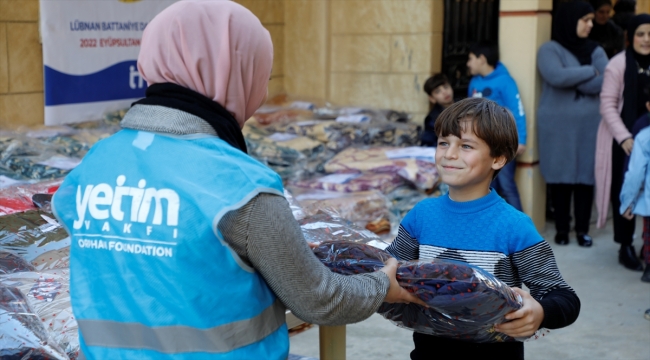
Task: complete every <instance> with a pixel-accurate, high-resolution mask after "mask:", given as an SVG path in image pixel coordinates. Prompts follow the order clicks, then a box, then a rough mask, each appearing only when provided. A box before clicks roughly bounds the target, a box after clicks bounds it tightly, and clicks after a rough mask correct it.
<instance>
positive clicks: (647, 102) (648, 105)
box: [645, 101, 650, 111]
mask: <svg viewBox="0 0 650 360" xmlns="http://www.w3.org/2000/svg"><path fill="white" fill-rule="evenodd" d="M645 108H646V109H648V111H650V101H646V103H645Z"/></svg>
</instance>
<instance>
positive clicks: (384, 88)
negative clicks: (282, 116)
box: [285, 0, 443, 121]
mask: <svg viewBox="0 0 650 360" xmlns="http://www.w3.org/2000/svg"><path fill="white" fill-rule="evenodd" d="M442 24H443V0H286V1H285V75H286V76H285V88H286V90H287V92H288V93H289V94H290V95H297V96H304V97H307V98H311V99H315V100H326V101H330V102H332V103H334V104H337V105H367V106H376V107H382V108H393V109H397V110H403V111H408V112H410V113H412V114H414V115H415V117H414V118H415V120H417V121H422V119H423V118H424V115H425V113H426V112H427V111H428V106H429V105H428V101H427V97H426V95H425V94H424V92H423V91H422V86H423V84H424V81H425V80H426V79H427V78H428V77H429V76H430V75H431V73H433V72H437V71H440V67H441V64H440V61H441V52H442V30H443V26H442Z"/></svg>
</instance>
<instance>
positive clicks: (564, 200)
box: [548, 184, 594, 234]
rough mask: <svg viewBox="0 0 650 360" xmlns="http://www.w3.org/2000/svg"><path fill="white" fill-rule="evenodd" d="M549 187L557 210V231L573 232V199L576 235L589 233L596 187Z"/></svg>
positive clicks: (573, 185) (570, 185) (553, 185)
mask: <svg viewBox="0 0 650 360" xmlns="http://www.w3.org/2000/svg"><path fill="white" fill-rule="evenodd" d="M548 186H549V188H550V190H551V199H552V201H553V208H554V210H555V215H554V217H555V230H556V231H557V232H558V233H565V234H567V233H569V231H571V198H573V214H574V216H575V218H576V222H575V229H576V233H578V234H587V233H589V221H590V219H591V207H592V206H593V203H594V186H593V185H584V184H548Z"/></svg>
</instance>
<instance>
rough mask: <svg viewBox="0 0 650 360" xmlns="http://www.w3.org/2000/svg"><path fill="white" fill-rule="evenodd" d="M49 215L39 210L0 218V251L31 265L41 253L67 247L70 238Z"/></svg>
mask: <svg viewBox="0 0 650 360" xmlns="http://www.w3.org/2000/svg"><path fill="white" fill-rule="evenodd" d="M53 217H54V216H53V215H52V214H48V213H44V212H42V211H39V210H32V211H26V212H23V213H16V214H12V215H7V216H0V249H3V250H9V251H11V252H13V253H15V254H17V255H19V256H20V257H22V258H23V259H25V260H27V261H29V262H32V261H33V260H35V259H36V258H38V257H39V256H41V255H43V254H44V253H46V252H48V251H52V250H60V249H63V248H66V247H69V246H70V237H69V236H68V234H67V233H66V231H65V229H64V228H63V227H62V226H61V225H60V224H59V223H58V222H57V221H56V220H55V219H54V218H53Z"/></svg>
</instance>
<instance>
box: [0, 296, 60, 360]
mask: <svg viewBox="0 0 650 360" xmlns="http://www.w3.org/2000/svg"><path fill="white" fill-rule="evenodd" d="M0 334H2V336H0V358H2V359H7V360H9V359H12V360H13V359H15V360H23V359H34V360H67V359H68V357H67V356H66V354H65V352H64V351H63V350H62V349H61V348H60V347H59V346H58V344H57V343H56V341H54V340H53V339H52V338H51V337H50V334H49V333H48V332H47V331H46V330H45V327H44V326H43V323H42V322H41V320H40V317H39V315H37V314H36V312H35V311H34V310H33V309H32V307H31V306H30V304H29V302H28V300H27V297H26V296H25V295H24V294H23V293H22V292H21V291H20V290H19V289H18V288H16V287H13V286H6V285H2V284H0Z"/></svg>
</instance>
